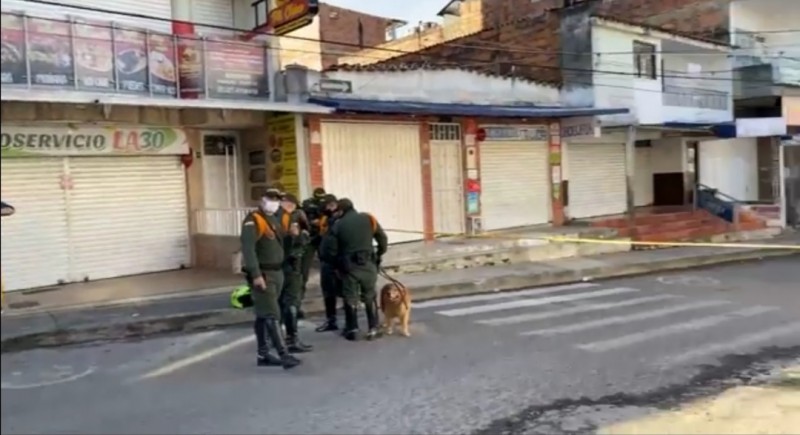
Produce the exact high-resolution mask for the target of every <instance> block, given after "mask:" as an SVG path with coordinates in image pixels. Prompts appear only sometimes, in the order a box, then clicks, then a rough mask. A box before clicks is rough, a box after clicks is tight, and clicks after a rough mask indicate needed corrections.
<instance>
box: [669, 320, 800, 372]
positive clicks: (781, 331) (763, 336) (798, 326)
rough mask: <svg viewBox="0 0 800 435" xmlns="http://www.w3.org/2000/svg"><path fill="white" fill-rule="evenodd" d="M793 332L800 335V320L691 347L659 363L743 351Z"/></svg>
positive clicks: (670, 363) (675, 362) (671, 363)
mask: <svg viewBox="0 0 800 435" xmlns="http://www.w3.org/2000/svg"><path fill="white" fill-rule="evenodd" d="M790 334H794V336H795V338H797V337H800V322H794V323H789V324H787V325H782V326H778V327H775V328H770V329H766V330H764V331H760V332H756V333H753V334H747V335H742V336H739V338H737V339H735V340H731V341H727V342H717V343H709V344H706V345H704V346H703V347H700V348H697V349H692V350H690V351H688V352H685V353H682V354H678V355H673V356H670V357H667V358H665V359H664V360H663V361H662V362H661V364H660V365H662V366H672V365H676V364H680V363H684V362H686V361H689V360H692V359H696V358H701V357H704V356H709V355H713V354H717V353H730V352H736V351H744V350H745V348H746V347H747V346H751V345H753V344H757V343H761V342H764V341H769V340H772V339H774V338H778V337H780V336H783V335H790Z"/></svg>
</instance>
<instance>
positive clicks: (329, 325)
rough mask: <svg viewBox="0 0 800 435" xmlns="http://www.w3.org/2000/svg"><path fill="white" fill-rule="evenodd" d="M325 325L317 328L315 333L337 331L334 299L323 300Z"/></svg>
mask: <svg viewBox="0 0 800 435" xmlns="http://www.w3.org/2000/svg"><path fill="white" fill-rule="evenodd" d="M325 318H326V319H327V320H325V323H323V324H322V325H320V326H318V327H317V329H316V331H317V332H328V331H338V330H339V325H338V322H337V321H336V298H335V297H334V298H330V297H326V298H325Z"/></svg>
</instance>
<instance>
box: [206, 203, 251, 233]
mask: <svg viewBox="0 0 800 435" xmlns="http://www.w3.org/2000/svg"><path fill="white" fill-rule="evenodd" d="M251 211H253V209H252V208H236V209H209V208H206V209H199V210H195V211H194V221H195V233H196V234H205V235H211V236H239V234H240V233H241V229H242V221H244V218H245V217H246V216H247V214H248V213H250V212H251Z"/></svg>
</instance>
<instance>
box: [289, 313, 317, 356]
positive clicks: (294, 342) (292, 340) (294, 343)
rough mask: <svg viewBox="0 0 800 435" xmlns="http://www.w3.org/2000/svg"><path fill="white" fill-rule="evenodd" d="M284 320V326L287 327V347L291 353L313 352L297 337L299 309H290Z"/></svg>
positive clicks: (310, 347)
mask: <svg viewBox="0 0 800 435" xmlns="http://www.w3.org/2000/svg"><path fill="white" fill-rule="evenodd" d="M283 318H284V320H283V322H284V326H286V347H287V349H288V350H289V353H306V352H311V350H312V349H313V347H312V346H309V345H307V344H305V343H303V342H302V341H300V338H298V336H297V308H296V307H288V308H287V309H286V312H285V313H284V314H283Z"/></svg>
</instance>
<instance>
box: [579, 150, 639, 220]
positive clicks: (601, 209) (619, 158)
mask: <svg viewBox="0 0 800 435" xmlns="http://www.w3.org/2000/svg"><path fill="white" fill-rule="evenodd" d="M568 147H569V152H568V153H567V158H568V159H569V177H570V180H569V215H570V217H571V218H574V219H580V218H588V217H594V216H605V215H611V214H617V213H623V212H624V211H625V208H626V203H627V201H626V197H627V193H626V187H625V145H624V144H597V143H595V144H572V143H570V144H568Z"/></svg>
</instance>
